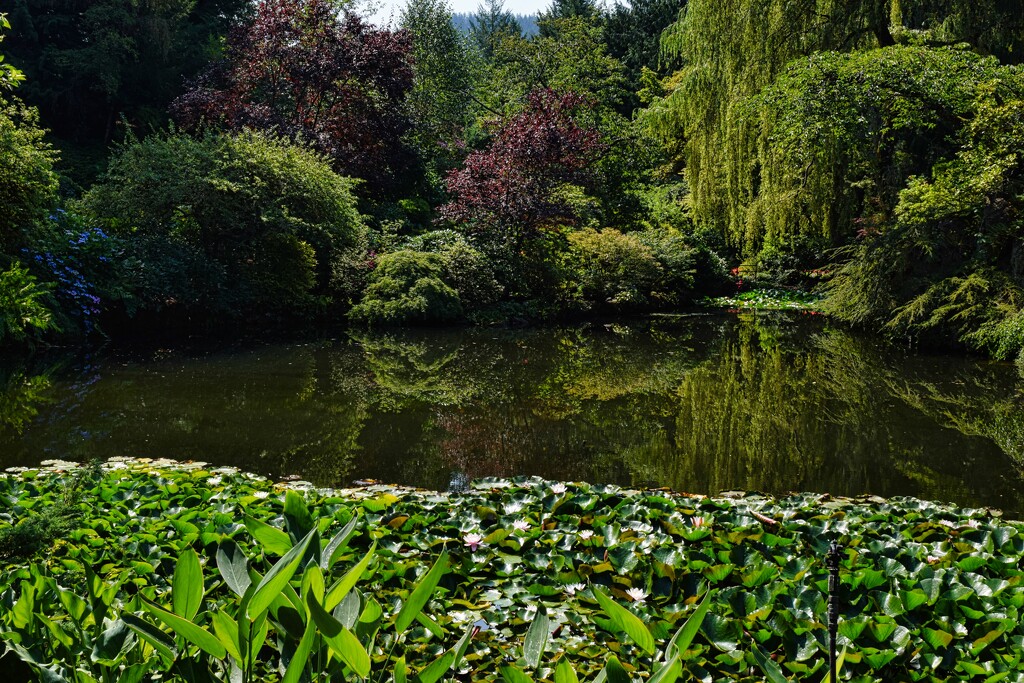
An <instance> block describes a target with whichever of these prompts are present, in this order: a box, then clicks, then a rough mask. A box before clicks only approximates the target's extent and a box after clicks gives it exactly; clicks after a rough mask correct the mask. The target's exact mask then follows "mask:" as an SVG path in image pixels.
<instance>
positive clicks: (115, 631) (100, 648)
mask: <svg viewBox="0 0 1024 683" xmlns="http://www.w3.org/2000/svg"><path fill="white" fill-rule="evenodd" d="M131 633H132V630H131V629H130V628H128V624H126V623H124V620H122V619H118V620H117V621H115V622H114V623H113V624H111V625H110V627H109V628H107V629H106V630H105V631H103V633H101V634H100V636H99V638H97V639H96V642H95V643H93V646H92V661H93V662H96V663H97V664H103V665H105V666H115V665H116V664H117V662H118V661H119V660H120V659H121V656H122V655H123V654H124V653H125V652H126V651H127V650H128V649H129V648H131V645H132V643H133V642H134V641H133V639H132V638H130V636H131Z"/></svg>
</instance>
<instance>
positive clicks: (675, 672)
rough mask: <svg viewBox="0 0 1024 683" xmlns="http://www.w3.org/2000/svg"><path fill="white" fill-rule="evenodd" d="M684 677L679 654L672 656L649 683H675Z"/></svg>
mask: <svg viewBox="0 0 1024 683" xmlns="http://www.w3.org/2000/svg"><path fill="white" fill-rule="evenodd" d="M682 675H683V665H682V664H681V663H680V661H679V653H678V652H677V653H676V654H674V655H672V656H671V657H670V658H669V660H668V661H667V662H665V663H664V664H663V665H662V667H661V668H660V669H658V672H657V673H655V674H654V675H653V676H651V678H650V679H649V680H648V683H675V682H676V680H678V679H679V677H680V676H682Z"/></svg>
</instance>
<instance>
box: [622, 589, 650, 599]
mask: <svg viewBox="0 0 1024 683" xmlns="http://www.w3.org/2000/svg"><path fill="white" fill-rule="evenodd" d="M626 595H628V596H629V598H630V600H632V601H633V602H643V601H644V600H646V599H647V593H645V592H644V591H643V589H641V588H630V589H629V590H627V591H626Z"/></svg>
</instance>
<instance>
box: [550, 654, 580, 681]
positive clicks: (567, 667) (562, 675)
mask: <svg viewBox="0 0 1024 683" xmlns="http://www.w3.org/2000/svg"><path fill="white" fill-rule="evenodd" d="M555 683H580V679H579V677H578V676H577V675H576V670H575V669H573V668H572V664H570V663H569V660H568V659H563V660H562V661H560V662H559V663H558V666H557V667H555Z"/></svg>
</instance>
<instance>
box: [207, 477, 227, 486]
mask: <svg viewBox="0 0 1024 683" xmlns="http://www.w3.org/2000/svg"><path fill="white" fill-rule="evenodd" d="M222 481H224V477H210V478H209V479H207V480H206V483H207V484H209V485H210V486H220V483H221V482H222Z"/></svg>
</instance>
